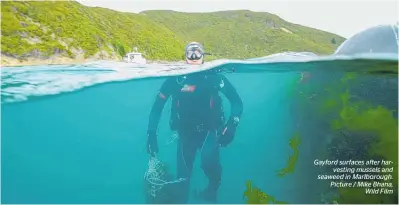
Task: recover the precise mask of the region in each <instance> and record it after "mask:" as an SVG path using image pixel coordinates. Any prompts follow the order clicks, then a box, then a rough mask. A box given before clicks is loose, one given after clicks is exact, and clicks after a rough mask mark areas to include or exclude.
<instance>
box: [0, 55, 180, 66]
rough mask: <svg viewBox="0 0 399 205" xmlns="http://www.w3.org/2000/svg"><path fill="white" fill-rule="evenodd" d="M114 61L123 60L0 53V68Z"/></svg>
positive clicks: (156, 61) (148, 61)
mask: <svg viewBox="0 0 399 205" xmlns="http://www.w3.org/2000/svg"><path fill="white" fill-rule="evenodd" d="M100 60H106V61H115V62H124V61H122V60H121V59H116V58H110V59H96V58H76V59H74V58H67V57H51V58H49V59H36V58H28V59H27V60H24V61H20V60H18V59H16V58H12V57H8V56H4V55H1V64H0V68H5V67H21V66H47V65H74V64H84V63H89V62H94V61H100ZM179 62H184V61H166V60H147V64H152V63H164V64H168V63H179Z"/></svg>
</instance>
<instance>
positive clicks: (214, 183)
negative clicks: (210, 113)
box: [201, 131, 222, 202]
mask: <svg viewBox="0 0 399 205" xmlns="http://www.w3.org/2000/svg"><path fill="white" fill-rule="evenodd" d="M219 147H220V146H219V143H218V139H217V132H216V131H209V133H208V135H207V137H206V138H205V141H204V142H203V145H202V148H201V168H202V170H203V171H204V173H205V175H206V176H207V177H208V180H209V182H208V187H207V188H206V189H205V190H204V191H203V192H202V193H201V195H202V197H203V198H204V199H205V200H208V201H211V202H216V199H217V190H218V188H219V185H220V181H221V177H222V166H221V165H220V160H219Z"/></svg>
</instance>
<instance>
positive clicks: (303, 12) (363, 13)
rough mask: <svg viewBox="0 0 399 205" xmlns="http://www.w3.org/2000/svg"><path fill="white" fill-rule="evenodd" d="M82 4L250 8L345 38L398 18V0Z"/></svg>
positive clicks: (98, 1) (99, 1)
mask: <svg viewBox="0 0 399 205" xmlns="http://www.w3.org/2000/svg"><path fill="white" fill-rule="evenodd" d="M78 2H80V3H81V4H83V5H86V6H98V7H104V8H109V9H113V10H117V11H123V12H132V13H139V12H141V11H145V10H174V11H182V12H212V11H223V10H251V11H262V12H269V13H273V14H276V15H278V16H280V17H281V18H283V19H284V20H286V21H289V22H291V23H296V24H300V25H304V26H308V27H312V28H317V29H320V30H324V31H328V32H331V33H335V34H338V35H341V36H343V37H345V38H349V37H351V36H353V35H355V34H356V33H358V32H360V31H363V30H365V29H367V28H370V27H373V26H377V25H382V24H393V23H396V22H398V10H399V8H398V5H399V3H398V0H334V1H333V0H240V1H239V0H78Z"/></svg>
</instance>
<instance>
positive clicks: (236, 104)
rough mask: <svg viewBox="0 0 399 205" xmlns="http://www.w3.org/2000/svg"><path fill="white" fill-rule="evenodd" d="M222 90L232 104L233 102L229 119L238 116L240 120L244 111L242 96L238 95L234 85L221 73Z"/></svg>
mask: <svg viewBox="0 0 399 205" xmlns="http://www.w3.org/2000/svg"><path fill="white" fill-rule="evenodd" d="M220 91H221V92H222V93H223V94H224V95H225V96H226V98H227V99H228V100H229V101H230V104H231V111H230V118H229V119H235V118H238V120H239V119H240V117H241V114H242V112H243V103H242V100H241V98H240V96H239V95H238V93H237V91H236V89H235V88H234V86H233V85H232V84H231V83H230V81H229V80H227V78H226V77H225V76H223V75H221V79H220Z"/></svg>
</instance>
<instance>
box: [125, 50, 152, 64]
mask: <svg viewBox="0 0 399 205" xmlns="http://www.w3.org/2000/svg"><path fill="white" fill-rule="evenodd" d="M123 60H124V61H125V62H127V63H136V64H147V60H146V59H145V58H144V57H143V55H142V54H141V53H139V52H131V53H127V54H126V55H125V57H123Z"/></svg>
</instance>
